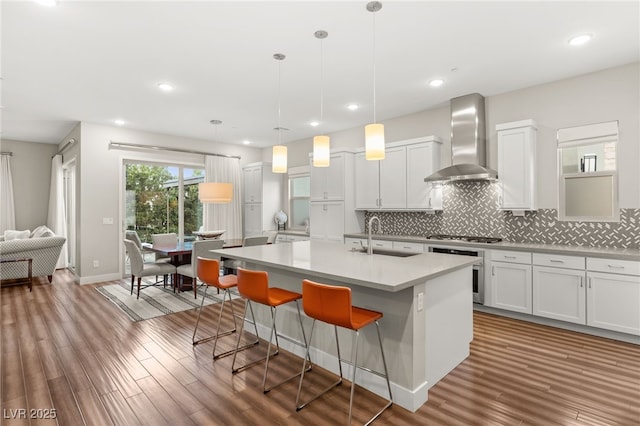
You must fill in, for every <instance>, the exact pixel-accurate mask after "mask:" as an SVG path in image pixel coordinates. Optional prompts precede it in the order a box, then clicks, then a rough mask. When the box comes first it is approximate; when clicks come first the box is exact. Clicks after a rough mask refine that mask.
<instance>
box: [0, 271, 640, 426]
mask: <svg viewBox="0 0 640 426" xmlns="http://www.w3.org/2000/svg"><path fill="white" fill-rule="evenodd" d="M94 287H95V286H78V285H76V284H74V283H73V282H72V281H71V276H70V275H69V274H68V273H66V272H58V273H56V275H55V276H54V280H53V284H48V283H47V282H46V279H44V280H40V281H39V282H36V283H34V287H33V292H32V293H29V291H28V289H27V288H26V287H9V288H3V289H2V290H1V293H0V297H1V304H2V312H1V319H2V351H1V352H2V354H1V364H2V411H3V412H2V424H3V425H4V424H6V425H28V424H33V425H41V424H42V425H49V424H56V422H57V424H60V425H65V426H66V425H82V424H88V425H111V424H115V425H135V424H149V425H197V424H201V425H215V424H221V425H222V424H233V425H236V424H243V425H251V424H260V425H266V424H273V425H290V424H291V425H297V424H300V425H334V424H343V423H344V422H345V421H346V413H347V408H348V394H349V386H348V385H343V386H340V387H338V388H337V390H336V391H334V392H333V393H330V394H329V395H328V396H326V397H323V398H321V399H319V400H317V401H315V402H314V403H313V404H311V405H310V406H309V407H307V408H305V409H303V410H301V411H300V412H296V411H295V409H294V400H295V394H296V391H297V381H295V380H294V381H292V382H289V383H287V384H285V385H283V386H280V387H279V388H276V389H275V390H273V391H271V392H270V393H268V394H267V395H263V394H262V392H261V391H260V390H259V389H261V387H260V385H261V381H262V372H263V370H262V368H261V367H256V368H251V369H248V370H246V371H244V372H242V373H240V374H237V375H233V376H232V375H231V372H230V365H231V359H230V357H227V358H223V359H221V360H219V361H216V362H215V363H214V362H213V361H212V359H211V349H212V344H211V343H208V344H204V345H200V346H198V347H195V348H194V347H192V345H191V333H192V327H193V324H194V322H195V315H196V312H195V311H185V312H181V313H178V314H174V315H169V316H164V317H161V318H156V319H151V320H147V321H141V322H137V323H132V322H130V321H129V319H128V318H127V317H126V316H125V315H124V314H123V313H121V312H120V311H119V310H118V308H116V307H115V306H114V305H112V304H111V303H110V302H108V301H107V300H106V299H105V298H103V297H102V296H101V295H99V294H98V292H97V291H95V290H94ZM205 309H206V311H205V314H203V320H202V322H203V323H204V324H203V325H204V327H205V328H204V330H203V332H211V331H212V330H213V329H214V321H213V319H212V317H213V313H214V312H215V311H214V309H217V307H215V306H213V307H208V308H205ZM207 313H208V314H209V315H207ZM226 321H227V322H228V323H230V321H231V319H230V317H227V318H226ZM383 321H384V320H383ZM202 322H201V324H202ZM231 341H234V338H233V337H232V338H230V339H229V340H228V342H229V344H231ZM227 347H229V346H228V345H227V346H225V347H223V348H222V349H226V348H227ZM261 347H262V346H261ZM256 355H257V354H256V353H249V352H248V351H247V352H244V353H242V355H241V356H242V357H243V358H245V357H252V356H256ZM299 365H300V359H299V358H295V357H293V356H292V355H289V354H287V353H281V355H279V356H278V357H276V358H274V362H273V363H272V366H273V367H274V370H273V371H274V379H275V378H276V377H275V376H278V375H281V376H284V375H285V374H287V373H288V372H291V371H297V369H298V368H299ZM292 369H293V370H292ZM316 370H320V369H319V368H317V369H316ZM308 377H309V379H310V382H309V383H310V384H311V385H313V386H314V387H315V388H317V389H320V387H322V386H324V385H326V384H327V383H329V382H330V381H331V380H332V378H333V377H332V376H331V375H329V374H327V373H323V372H316V373H315V374H311V375H309V376H308ZM314 390H315V389H309V392H312V391H314ZM381 404H382V400H381V399H379V398H378V397H377V396H375V395H372V394H369V393H367V392H365V391H363V390H361V389H359V390H358V392H356V402H355V414H354V420H355V421H357V422H363V421H364V420H366V419H367V418H368V416H369V415H371V414H373V412H375V411H376V410H377V407H379V406H380V405H381ZM22 409H24V410H26V412H23V411H20V410H22ZM52 409H55V415H56V417H57V418H56V419H46V418H42V417H46V415H51V414H53V413H52V411H51V410H52ZM31 410H33V411H31ZM22 414H24V415H22ZM30 415H34V416H33V417H34V418H32V419H29V417H30ZM35 417H39V418H35ZM377 424H389V425H415V424H427V425H440V424H442V425H556V424H557V425H560V424H562V425H638V424H640V346H636V345H632V344H628V343H621V342H616V341H611V340H607V339H602V338H598V337H593V336H588V335H583V334H578V333H573V332H569V331H565V330H559V329H554V328H550V327H545V326H540V325H536V324H530V323H525V322H520V321H516V320H512V319H507V318H501V317H497V316H493V315H489V314H483V313H475V314H474V340H473V343H472V346H471V356H470V357H469V358H468V359H467V360H465V361H464V362H463V363H462V364H461V365H460V366H458V367H457V368H456V369H455V370H454V371H453V372H452V373H451V374H449V375H448V376H447V377H445V378H444V379H443V380H442V381H440V382H439V383H438V384H437V385H436V386H435V387H433V388H432V389H431V390H430V392H429V401H428V402H427V403H426V404H425V405H424V406H422V407H421V408H420V409H419V410H418V411H417V412H416V413H410V412H408V411H406V410H404V409H402V408H400V407H398V406H393V407H391V408H390V409H389V410H387V411H386V412H385V413H384V414H383V415H382V417H381V418H380V419H379V420H378V422H377Z"/></svg>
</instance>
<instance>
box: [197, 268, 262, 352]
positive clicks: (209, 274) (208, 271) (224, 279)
mask: <svg viewBox="0 0 640 426" xmlns="http://www.w3.org/2000/svg"><path fill="white" fill-rule="evenodd" d="M197 276H198V278H199V279H200V281H202V282H203V283H204V284H206V285H207V286H206V287H205V289H204V295H203V296H202V302H201V303H200V310H199V311H198V319H197V320H196V328H194V330H193V337H192V341H193V346H195V345H198V344H200V343H205V342H208V341H210V340H213V341H214V343H213V359H214V360H215V359H218V358H222V357H224V356H227V355H231V354H232V353H235V352H236V351H238V350H243V349H246V348H248V347H251V346H253V345H257V344H258V339H257V338H256V340H255V342H251V343H249V344H247V345H245V346H243V347H241V348H234V349H231V350H228V351H226V352H222V353H220V354H216V345H217V344H218V338H219V337H223V336H227V335H229V334H231V333H235V332H236V329H237V325H236V313H235V312H234V310H233V301H232V300H231V289H232V288H234V287H236V286H237V285H238V277H237V276H235V275H223V276H220V261H219V260H217V259H208V258H204V257H198V259H197ZM209 287H215V288H216V289H218V291H220V290H222V291H223V293H222V303H221V305H220V312H219V313H218V326H217V328H216V334H214V335H213V336H209V337H204V338H201V339H197V340H196V332H197V331H198V324H200V315H202V308H203V305H204V300H205V298H206V297H207V290H208V289H209ZM214 297H215V296H214ZM225 298H228V299H229V305H230V306H231V318H233V328H232V329H229V330H226V331H223V332H220V323H221V320H222V313H223V312H224V302H225ZM218 300H219V299H218ZM257 335H258V330H257V329H256V336H257Z"/></svg>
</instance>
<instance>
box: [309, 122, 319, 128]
mask: <svg viewBox="0 0 640 426" xmlns="http://www.w3.org/2000/svg"><path fill="white" fill-rule="evenodd" d="M309 125H310V126H311V127H318V126H319V125H320V123H318V122H317V121H312V122H311V123H309Z"/></svg>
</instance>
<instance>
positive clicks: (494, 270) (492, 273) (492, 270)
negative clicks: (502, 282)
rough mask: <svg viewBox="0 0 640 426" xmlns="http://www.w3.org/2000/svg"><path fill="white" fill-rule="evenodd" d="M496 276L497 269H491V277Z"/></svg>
mask: <svg viewBox="0 0 640 426" xmlns="http://www.w3.org/2000/svg"><path fill="white" fill-rule="evenodd" d="M495 275H496V267H495V266H492V267H491V276H495Z"/></svg>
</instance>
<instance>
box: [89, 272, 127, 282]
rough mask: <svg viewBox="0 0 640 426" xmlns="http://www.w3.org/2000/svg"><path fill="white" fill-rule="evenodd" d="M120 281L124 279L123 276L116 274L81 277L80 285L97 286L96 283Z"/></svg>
mask: <svg viewBox="0 0 640 426" xmlns="http://www.w3.org/2000/svg"><path fill="white" fill-rule="evenodd" d="M120 279H122V274H120V273H118V272H116V273H113V274H104V275H91V276H88V277H80V279H79V280H78V284H80V285H85V284H96V283H101V282H105V281H117V280H120Z"/></svg>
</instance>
